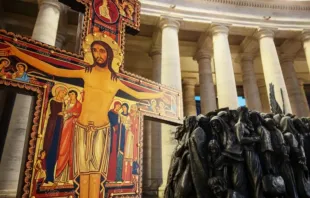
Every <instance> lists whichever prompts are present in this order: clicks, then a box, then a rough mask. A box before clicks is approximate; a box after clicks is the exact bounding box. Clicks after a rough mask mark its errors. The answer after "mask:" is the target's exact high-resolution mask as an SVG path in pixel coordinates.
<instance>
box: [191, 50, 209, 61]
mask: <svg viewBox="0 0 310 198" xmlns="http://www.w3.org/2000/svg"><path fill="white" fill-rule="evenodd" d="M211 58H212V51H210V50H198V51H197V52H196V54H195V56H194V57H193V59H194V60H196V61H199V60H201V59H208V60H210V59H211Z"/></svg>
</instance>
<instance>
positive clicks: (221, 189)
mask: <svg viewBox="0 0 310 198" xmlns="http://www.w3.org/2000/svg"><path fill="white" fill-rule="evenodd" d="M208 186H209V188H210V189H211V191H212V193H213V195H214V196H215V197H216V198H224V197H225V194H226V192H227V182H226V181H225V179H224V178H223V177H212V178H210V179H209V180H208Z"/></svg>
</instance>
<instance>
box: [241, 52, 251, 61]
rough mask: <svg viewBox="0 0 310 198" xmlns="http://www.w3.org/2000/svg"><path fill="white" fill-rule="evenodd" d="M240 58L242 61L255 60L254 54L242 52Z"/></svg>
mask: <svg viewBox="0 0 310 198" xmlns="http://www.w3.org/2000/svg"><path fill="white" fill-rule="evenodd" d="M240 60H241V61H253V60H254V54H252V53H242V54H240Z"/></svg>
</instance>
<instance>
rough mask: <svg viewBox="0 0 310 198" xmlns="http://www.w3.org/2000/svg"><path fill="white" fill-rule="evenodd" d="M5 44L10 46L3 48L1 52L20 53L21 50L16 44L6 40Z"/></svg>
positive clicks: (11, 54)
mask: <svg viewBox="0 0 310 198" xmlns="http://www.w3.org/2000/svg"><path fill="white" fill-rule="evenodd" d="M5 44H7V45H8V46H9V47H7V48H4V49H1V50H0V53H4V54H6V56H16V55H17V54H18V52H19V50H18V49H17V48H16V47H15V46H14V45H12V44H11V43H8V42H5Z"/></svg>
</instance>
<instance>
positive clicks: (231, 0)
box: [203, 0, 310, 11]
mask: <svg viewBox="0 0 310 198" xmlns="http://www.w3.org/2000/svg"><path fill="white" fill-rule="evenodd" d="M203 1H204V2H212V3H222V4H230V5H234V6H243V7H254V8H265V9H266V8H267V9H278V10H295V11H298V10H302V11H309V10H310V6H305V5H296V4H297V3H298V2H292V3H294V4H295V5H285V4H284V2H282V1H279V3H276V2H258V1H245V0H203ZM285 3H288V2H285Z"/></svg>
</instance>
